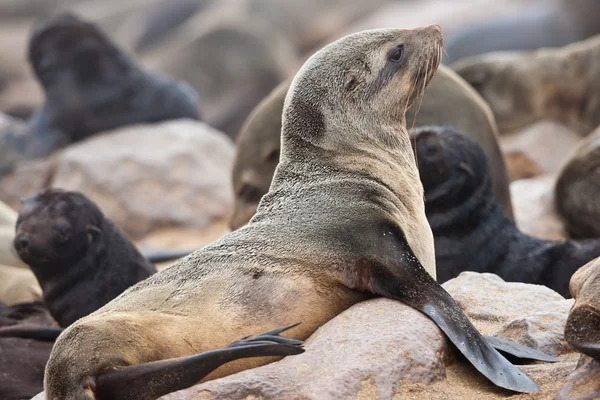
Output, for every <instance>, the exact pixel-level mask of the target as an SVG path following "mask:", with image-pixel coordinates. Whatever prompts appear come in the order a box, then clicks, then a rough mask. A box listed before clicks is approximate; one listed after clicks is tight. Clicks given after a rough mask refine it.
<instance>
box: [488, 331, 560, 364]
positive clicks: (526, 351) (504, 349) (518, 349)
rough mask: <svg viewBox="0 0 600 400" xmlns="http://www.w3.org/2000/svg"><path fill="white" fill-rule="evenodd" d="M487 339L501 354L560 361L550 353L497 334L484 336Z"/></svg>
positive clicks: (535, 359) (526, 358)
mask: <svg viewBox="0 0 600 400" xmlns="http://www.w3.org/2000/svg"><path fill="white" fill-rule="evenodd" d="M484 338H485V340H487V342H488V343H489V344H490V345H491V346H492V347H493V348H495V349H496V350H498V351H499V352H500V353H501V354H504V355H505V356H509V357H514V358H516V359H520V360H534V361H545V362H559V361H560V360H559V359H558V358H556V357H553V356H551V355H549V354H546V353H542V352H541V351H538V350H535V349H532V348H531V347H527V346H523V345H520V344H519V343H516V342H513V341H511V340H506V339H503V338H500V337H497V336H484Z"/></svg>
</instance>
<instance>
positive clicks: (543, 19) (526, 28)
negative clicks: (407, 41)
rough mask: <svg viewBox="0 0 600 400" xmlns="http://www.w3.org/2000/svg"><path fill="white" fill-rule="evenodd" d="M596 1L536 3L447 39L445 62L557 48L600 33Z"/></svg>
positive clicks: (538, 0) (539, 0) (471, 26)
mask: <svg viewBox="0 0 600 400" xmlns="http://www.w3.org/2000/svg"><path fill="white" fill-rule="evenodd" d="M599 13H600V4H599V3H598V1H596V0H537V1H532V2H529V4H526V5H523V6H522V7H519V8H518V9H517V10H515V11H514V12H511V13H509V14H508V15H503V16H501V17H499V18H497V19H494V20H486V21H481V23H479V24H472V25H469V26H468V27H466V28H464V29H463V30H461V31H459V32H457V33H455V34H454V35H449V36H448V38H447V44H446V52H447V56H446V57H445V59H444V62H445V63H449V64H451V63H454V62H456V61H458V60H460V59H462V58H466V57H470V56H475V55H479V54H482V53H489V52H492V51H507V50H535V49H538V48H541V47H559V46H564V45H567V44H569V43H573V42H577V41H580V40H584V39H587V38H589V37H590V36H593V35H595V34H598V33H600V18H599V17H598V15H600V14H599Z"/></svg>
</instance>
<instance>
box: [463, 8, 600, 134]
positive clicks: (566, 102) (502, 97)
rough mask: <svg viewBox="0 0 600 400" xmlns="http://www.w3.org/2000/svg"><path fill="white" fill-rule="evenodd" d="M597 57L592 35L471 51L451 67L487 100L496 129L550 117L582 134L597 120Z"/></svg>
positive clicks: (597, 41) (598, 43)
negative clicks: (525, 47)
mask: <svg viewBox="0 0 600 400" xmlns="http://www.w3.org/2000/svg"><path fill="white" fill-rule="evenodd" d="M598 7H600V3H598ZM599 60H600V35H597V36H594V37H592V38H590V39H587V40H584V41H581V42H577V43H573V44H571V45H568V46H564V47H560V48H546V49H540V50H536V51H520V52H519V51H515V52H498V53H490V54H485V55H481V56H474V57H470V58H466V59H464V60H462V61H459V62H458V63H456V64H453V65H452V67H453V68H454V69H455V70H456V72H458V74H459V75H460V76H462V77H463V78H464V79H465V80H466V81H467V82H468V83H469V84H471V85H472V86H473V87H474V88H475V89H476V90H477V91H478V92H479V94H481V96H483V98H484V99H485V100H486V101H487V102H488V104H489V105H490V107H491V109H492V111H493V112H494V115H495V117H496V121H497V122H498V127H499V128H500V131H501V132H510V131H514V130H517V129H520V128H523V127H525V126H527V125H529V124H531V123H534V122H536V121H537V120H540V119H542V118H553V119H557V120H559V121H561V122H564V123H565V124H568V125H570V126H572V127H573V128H575V129H576V130H578V131H580V132H582V133H583V134H586V135H587V134H589V133H590V132H591V131H592V130H594V129H595V128H596V127H597V126H599V125H600V114H599V113H598V112H597V111H598V106H597V104H598V102H599V101H600V97H599V96H600V95H599V93H600V81H598V79H597V76H598V68H600V67H599Z"/></svg>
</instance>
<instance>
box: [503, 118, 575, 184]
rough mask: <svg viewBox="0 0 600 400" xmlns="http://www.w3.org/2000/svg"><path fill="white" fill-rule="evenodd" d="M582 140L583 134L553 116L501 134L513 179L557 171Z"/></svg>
mask: <svg viewBox="0 0 600 400" xmlns="http://www.w3.org/2000/svg"><path fill="white" fill-rule="evenodd" d="M580 141H581V135H579V134H578V133H577V132H575V131H574V130H572V129H569V128H567V127H566V126H564V125H562V124H560V123H558V122H554V121H550V120H546V121H540V122H538V123H535V124H533V125H531V126H529V127H527V128H525V129H522V130H520V131H518V132H515V133H511V134H506V135H502V136H501V137H500V144H501V147H502V151H503V153H504V155H505V158H506V160H507V164H508V165H507V167H508V169H509V175H510V177H511V180H513V181H514V180H518V179H527V178H532V177H534V176H537V175H542V174H547V173H558V172H559V171H560V168H561V167H562V165H563V163H564V162H565V161H566V160H567V158H568V157H569V154H570V151H571V149H574V148H575V147H576V146H577V144H578V143H579V142H580Z"/></svg>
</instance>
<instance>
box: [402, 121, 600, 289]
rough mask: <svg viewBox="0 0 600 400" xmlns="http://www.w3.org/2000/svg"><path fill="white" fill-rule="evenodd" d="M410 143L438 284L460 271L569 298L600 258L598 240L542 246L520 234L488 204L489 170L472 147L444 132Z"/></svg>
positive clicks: (427, 132)
mask: <svg viewBox="0 0 600 400" xmlns="http://www.w3.org/2000/svg"><path fill="white" fill-rule="evenodd" d="M413 137H414V143H415V144H416V158H417V161H418V164H419V175H420V176H421V182H422V183H423V188H424V191H425V213H426V215H427V220H428V221H429V225H430V226H431V230H432V231H433V237H434V240H435V261H436V266H437V278H438V282H440V283H441V282H445V281H447V280H449V279H452V278H454V277H456V276H458V275H459V274H460V273H461V272H463V271H475V272H491V273H494V274H496V275H498V276H500V277H501V278H502V279H504V280H506V281H513V282H524V283H533V284H537V285H545V286H547V287H549V288H551V289H553V290H555V291H557V292H558V293H560V294H561V295H562V296H564V297H569V280H570V279H571V276H572V275H573V274H574V273H575V271H577V270H578V269H579V268H580V267H581V266H582V265H584V264H586V263H587V262H589V261H590V260H593V259H594V258H596V257H599V256H600V240H587V241H571V240H567V241H548V240H542V239H537V238H534V237H531V236H528V235H526V234H524V233H522V232H521V231H519V229H518V228H517V227H516V226H515V224H514V222H512V221H510V220H509V219H508V218H507V217H506V215H505V213H504V210H503V209H502V207H501V206H500V204H498V202H497V200H496V199H495V198H494V195H493V187H492V180H491V177H490V174H489V163H488V161H487V159H486V157H485V154H484V153H483V151H482V150H481V147H480V146H479V145H478V144H477V143H476V142H475V141H474V140H472V139H471V138H469V137H467V136H466V135H463V134H461V133H458V132H457V131H455V130H454V129H452V128H448V127H422V128H417V129H416V131H415V133H414V135H413Z"/></svg>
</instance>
